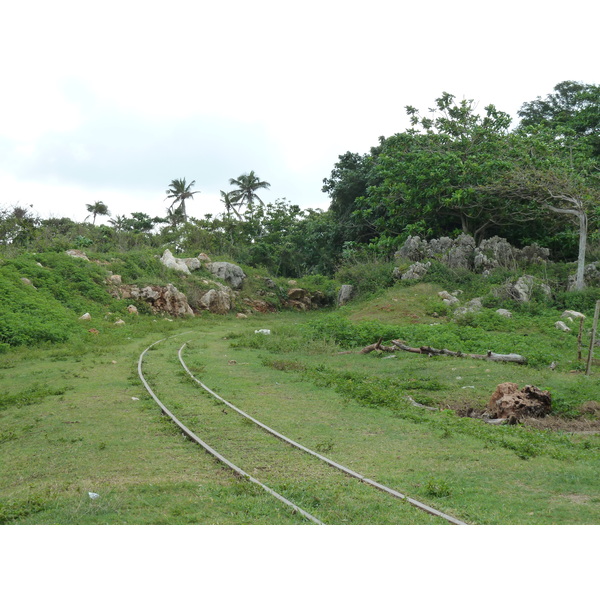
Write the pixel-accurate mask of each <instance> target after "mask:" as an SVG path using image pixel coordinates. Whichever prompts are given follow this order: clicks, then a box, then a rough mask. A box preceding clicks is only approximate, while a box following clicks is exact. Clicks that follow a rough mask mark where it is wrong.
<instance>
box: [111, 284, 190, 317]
mask: <svg viewBox="0 0 600 600" xmlns="http://www.w3.org/2000/svg"><path fill="white" fill-rule="evenodd" d="M111 294H112V295H113V296H115V297H116V298H123V299H132V300H143V301H144V302H147V303H148V304H149V305H150V309H151V310H152V312H153V313H155V314H157V313H163V312H166V313H168V314H170V315H172V316H174V317H185V316H194V311H193V310H192V308H191V306H190V305H189V303H188V301H187V298H186V297H185V294H183V293H181V292H180V291H179V290H178V289H177V288H176V287H175V286H174V285H173V284H171V283H169V284H168V285H167V286H165V287H161V286H158V285H147V286H146V287H145V288H142V289H140V288H139V287H138V286H136V285H122V286H119V287H117V288H115V289H114V290H112V291H111Z"/></svg>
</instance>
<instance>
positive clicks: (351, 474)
mask: <svg viewBox="0 0 600 600" xmlns="http://www.w3.org/2000/svg"><path fill="white" fill-rule="evenodd" d="M186 333H190V332H186ZM179 335H184V334H179ZM172 337H176V336H172ZM166 339H169V338H163V339H162V340H158V341H157V342H154V344H151V345H150V346H148V348H146V350H144V351H143V352H142V354H141V355H140V357H139V361H138V374H139V377H140V379H141V381H142V383H143V384H144V387H145V388H146V390H147V391H148V393H149V394H150V396H151V397H152V399H153V400H154V401H155V402H156V403H157V404H158V406H159V407H160V409H161V411H162V412H163V413H164V414H165V415H167V416H168V417H169V418H170V419H171V420H172V421H173V422H174V423H175V424H176V425H177V426H178V427H179V428H180V429H181V430H182V432H183V434H184V435H186V436H187V437H188V438H189V439H191V440H192V441H194V442H196V443H197V444H199V445H200V446H202V448H204V449H205V450H206V451H207V452H208V453H209V454H211V455H212V456H213V457H215V458H217V459H218V460H219V461H220V462H222V463H223V464H225V465H226V466H227V467H228V468H230V469H231V470H232V471H234V472H235V473H236V474H237V475H239V476H240V477H242V478H244V479H247V480H248V481H250V482H252V483H254V484H255V485H258V486H260V487H261V488H262V489H263V490H264V491H266V492H267V493H269V494H271V495H272V496H273V497H275V498H276V499H277V500H279V501H280V502H282V503H284V504H286V505H287V506H288V507H290V508H291V509H292V510H293V511H295V512H298V513H299V514H301V515H302V516H303V517H304V518H306V519H307V520H309V521H311V522H313V523H316V524H323V523H322V521H320V520H319V519H318V518H316V517H315V516H313V515H311V514H310V513H308V512H307V511H305V510H303V509H302V508H300V507H299V506H297V505H296V504H295V503H293V502H292V501H290V500H288V499H287V498H285V497H284V496H282V495H281V494H279V493H277V492H276V491H274V490H272V489H271V488H269V487H268V486H266V485H265V484H264V483H262V482H260V481H259V480H258V479H256V478H254V477H253V476H251V475H250V474H248V473H247V472H245V471H244V470H242V469H241V468H240V467H239V466H237V465H235V464H234V463H233V462H231V461H230V460H229V459H227V458H225V457H224V456H223V455H221V454H220V453H219V452H217V450H215V449H214V448H212V447H211V446H210V445H208V444H207V443H206V442H205V441H203V440H202V439H200V438H199V437H198V436H197V435H196V434H195V433H194V432H193V431H191V430H190V429H189V428H188V427H187V426H185V425H184V424H183V423H182V422H181V421H180V420H179V419H178V418H177V417H176V416H175V415H174V414H173V413H172V412H171V411H169V410H168V409H167V407H166V406H165V405H164V404H163V403H162V402H161V400H160V399H159V398H158V396H157V395H156V394H155V392H154V391H153V390H152V388H151V387H150V385H149V384H148V382H147V380H146V379H145V377H144V375H143V368H142V367H143V359H144V356H145V354H146V353H147V352H148V351H149V350H150V349H151V348H152V347H154V346H156V345H157V344H159V343H161V342H164V341H165V340H166ZM186 346H187V342H186V343H184V344H183V345H182V346H181V348H180V349H179V352H178V358H179V362H180V363H181V366H182V367H183V369H184V370H185V372H186V373H187V375H188V376H189V377H190V379H191V380H192V381H194V382H195V383H196V384H197V385H199V386H200V387H201V388H202V389H204V390H205V391H206V392H207V393H209V394H211V395H212V396H213V397H214V398H215V399H217V400H218V401H219V402H221V403H223V404H224V405H226V406H227V407H229V408H230V409H232V410H233V411H235V412H236V413H238V414H239V415H241V416H242V417H243V418H244V419H247V420H248V421H250V422H252V423H254V424H255V425H257V426H258V427H260V428H261V429H262V430H264V431H266V432H268V433H269V434H271V435H272V436H274V437H275V438H277V439H279V440H281V441H283V442H285V443H286V444H288V445H290V446H292V447H295V448H297V449H299V450H301V451H302V452H304V453H306V454H308V455H310V456H312V457H314V458H316V459H318V460H319V461H321V462H323V463H325V464H327V465H328V466H329V467H332V468H334V469H337V470H338V471H341V472H342V473H344V474H346V475H348V476H349V477H351V478H354V479H356V480H358V481H360V482H362V483H365V484H367V485H368V486H370V487H372V488H375V489H377V490H379V491H382V492H384V493H386V494H388V495H390V496H393V497H395V498H398V499H400V500H403V501H405V502H407V503H409V504H411V505H412V506H414V507H415V508H417V509H419V510H421V511H424V512H426V513H428V514H430V515H432V516H435V517H439V518H441V519H443V520H445V521H446V522H448V523H451V524H453V525H466V523H465V522H463V521H460V520H459V519H456V518H455V517H453V516H451V515H448V514H445V513H443V512H441V511H439V510H437V509H435V508H433V507H431V506H428V505H426V504H423V503H422V502H419V501H418V500H415V499H413V498H410V497H408V496H406V495H405V494H402V493H401V492H399V491H397V490H394V489H392V488H389V487H387V486H385V485H382V484H380V483H378V482H377V481H374V480H373V479H369V478H367V477H365V476H364V475H361V474H360V473H357V472H356V471H353V470H352V469H349V468H348V467H345V466H344V465H341V464H339V463H336V462H335V461H333V460H331V459H329V458H327V457H326V456H323V455H321V454H319V453H317V452H315V451H313V450H311V449H310V448H307V447H305V446H303V445H301V444H299V443H298V442H296V441H294V440H292V439H290V438H288V437H286V436H285V435H283V434H281V433H279V432H278V431H276V430H274V429H272V428H271V427H269V426H267V425H265V424H264V423H261V422H260V421H258V420H257V419H255V418H254V417H252V416H251V415H249V414H247V413H245V412H244V411H242V410H241V409H239V408H238V407H236V406H235V405H233V404H232V403H231V402H228V401H227V400H225V399H224V398H222V397H221V396H219V395H218V394H216V393H215V392H214V391H213V390H211V389H210V388H209V387H207V386H206V385H205V384H204V383H203V382H202V381H200V380H199V379H198V378H196V377H195V376H194V374H193V373H192V372H191V370H190V369H189V367H188V366H187V364H186V363H185V361H184V360H183V350H184V348H185V347H186Z"/></svg>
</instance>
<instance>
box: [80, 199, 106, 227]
mask: <svg viewBox="0 0 600 600" xmlns="http://www.w3.org/2000/svg"><path fill="white" fill-rule="evenodd" d="M85 206H86V208H87V210H88V212H89V213H90V214H89V215H88V216H87V217H86V218H85V220H86V221H87V219H89V218H90V217H91V216H92V215H94V220H93V221H92V225H95V224H96V217H97V216H98V215H101V216H106V215H110V211H109V210H108V206H106V204H104V202H102V201H101V200H98V202H94V204H86V205H85Z"/></svg>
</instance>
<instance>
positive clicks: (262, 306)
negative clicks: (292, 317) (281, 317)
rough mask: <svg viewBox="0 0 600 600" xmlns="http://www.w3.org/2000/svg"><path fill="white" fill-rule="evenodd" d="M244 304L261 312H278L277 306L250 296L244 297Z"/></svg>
mask: <svg viewBox="0 0 600 600" xmlns="http://www.w3.org/2000/svg"><path fill="white" fill-rule="evenodd" d="M244 304H246V305H247V306H249V307H250V308H251V309H252V310H255V311H256V312H259V313H269V312H277V309H276V308H275V306H273V304H271V303H270V302H266V301H265V300H251V299H250V298H244Z"/></svg>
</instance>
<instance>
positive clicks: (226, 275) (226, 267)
mask: <svg viewBox="0 0 600 600" xmlns="http://www.w3.org/2000/svg"><path fill="white" fill-rule="evenodd" d="M206 268H207V269H208V271H209V272H210V273H212V274H213V275H214V276H215V277H218V278H219V279H222V280H223V281H225V282H227V284H228V285H229V286H231V287H232V288H233V289H234V290H239V289H240V288H241V287H242V285H243V283H244V279H246V274H245V273H244V271H242V269H241V267H238V266H237V265H234V264H232V263H228V262H213V263H206Z"/></svg>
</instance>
